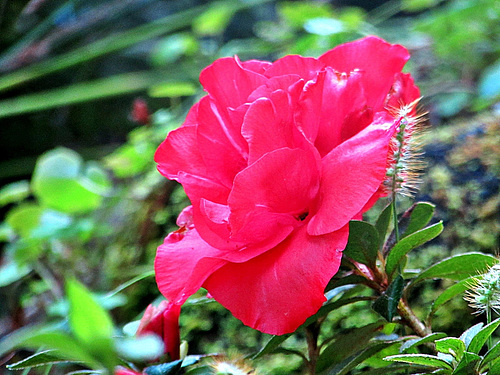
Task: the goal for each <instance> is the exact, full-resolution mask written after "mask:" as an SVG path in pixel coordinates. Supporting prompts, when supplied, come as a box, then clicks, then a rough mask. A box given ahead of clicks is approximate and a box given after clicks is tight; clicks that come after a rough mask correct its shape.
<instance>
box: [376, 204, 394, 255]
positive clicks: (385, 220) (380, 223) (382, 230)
mask: <svg viewBox="0 0 500 375" xmlns="http://www.w3.org/2000/svg"><path fill="white" fill-rule="evenodd" d="M391 220H392V204H388V205H387V207H385V208H384V210H383V211H382V212H381V213H380V216H379V217H378V219H377V222H376V223H375V228H377V232H378V237H379V248H380V247H382V245H383V243H384V241H385V237H386V236H387V231H388V230H389V224H390V223H391Z"/></svg>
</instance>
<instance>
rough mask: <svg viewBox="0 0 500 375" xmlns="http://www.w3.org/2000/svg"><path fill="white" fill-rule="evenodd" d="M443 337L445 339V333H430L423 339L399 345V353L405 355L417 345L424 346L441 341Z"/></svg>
mask: <svg viewBox="0 0 500 375" xmlns="http://www.w3.org/2000/svg"><path fill="white" fill-rule="evenodd" d="M443 337H446V333H444V332H435V333H431V334H429V335H427V336H425V337H419V338H416V339H412V340H408V341H406V342H405V343H404V344H403V345H401V348H400V351H401V353H404V354H407V353H408V352H409V351H410V350H412V349H414V348H416V347H417V346H419V345H422V344H425V343H428V342H434V341H436V340H439V339H442V338H443Z"/></svg>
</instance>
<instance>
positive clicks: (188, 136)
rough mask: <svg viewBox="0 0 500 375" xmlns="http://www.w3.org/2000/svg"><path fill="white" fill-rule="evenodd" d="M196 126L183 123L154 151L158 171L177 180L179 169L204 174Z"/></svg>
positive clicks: (203, 163)
mask: <svg viewBox="0 0 500 375" xmlns="http://www.w3.org/2000/svg"><path fill="white" fill-rule="evenodd" d="M196 129H197V127H196V126H193V125H188V126H186V125H184V126H182V127H180V128H179V129H176V130H173V131H171V132H170V133H169V134H168V136H167V138H166V139H165V140H164V141H163V142H162V143H161V144H160V146H159V147H158V149H157V150H156V153H155V157H154V159H155V162H156V163H158V165H157V168H158V171H160V173H161V174H162V175H163V176H165V177H167V178H169V179H171V180H177V179H178V176H179V172H180V171H184V172H188V173H191V174H194V175H199V176H206V175H207V170H206V168H205V162H204V161H203V158H202V156H201V154H200V151H199V147H198V141H197V137H196V132H197V130H196Z"/></svg>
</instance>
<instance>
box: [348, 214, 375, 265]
mask: <svg viewBox="0 0 500 375" xmlns="http://www.w3.org/2000/svg"><path fill="white" fill-rule="evenodd" d="M378 244H379V236H378V232H377V229H376V228H375V227H374V226H373V225H372V224H370V223H367V222H365V221H357V220H351V221H350V222H349V241H348V242H347V246H346V248H345V250H344V256H347V257H349V258H351V259H352V260H354V261H356V262H359V263H363V264H366V265H367V266H369V267H374V266H375V262H376V260H377V255H378Z"/></svg>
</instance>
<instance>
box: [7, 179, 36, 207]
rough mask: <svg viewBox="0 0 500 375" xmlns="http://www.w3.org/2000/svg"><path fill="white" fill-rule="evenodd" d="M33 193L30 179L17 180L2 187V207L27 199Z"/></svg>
mask: <svg viewBox="0 0 500 375" xmlns="http://www.w3.org/2000/svg"><path fill="white" fill-rule="evenodd" d="M30 193H31V190H30V183H29V181H26V180H23V181H17V182H13V183H11V184H8V185H5V186H4V187H3V188H1V189H0V207H2V206H5V205H6V204H9V203H17V202H20V201H22V200H24V199H26V198H27V197H28V196H29V195H30Z"/></svg>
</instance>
